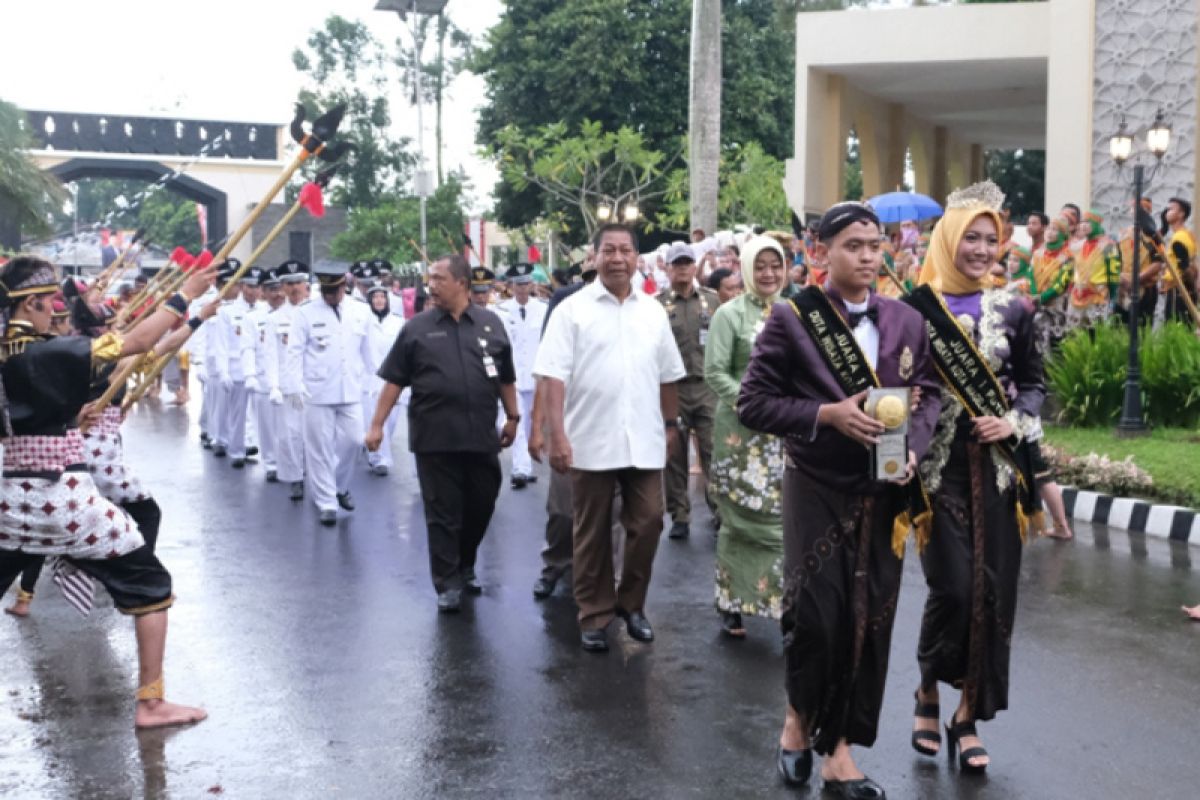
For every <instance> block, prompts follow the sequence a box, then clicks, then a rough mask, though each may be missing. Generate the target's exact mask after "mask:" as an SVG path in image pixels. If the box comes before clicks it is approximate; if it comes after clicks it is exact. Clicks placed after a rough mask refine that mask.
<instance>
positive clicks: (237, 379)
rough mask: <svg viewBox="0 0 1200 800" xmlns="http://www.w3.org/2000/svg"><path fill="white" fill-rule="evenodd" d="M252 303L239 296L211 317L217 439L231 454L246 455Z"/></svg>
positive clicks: (230, 455) (234, 455)
mask: <svg viewBox="0 0 1200 800" xmlns="http://www.w3.org/2000/svg"><path fill="white" fill-rule="evenodd" d="M252 310H253V307H252V306H251V305H250V304H249V303H247V302H246V301H245V300H243V299H242V298H240V297H239V298H238V299H236V300H234V301H233V302H232V303H228V304H227V305H223V306H221V310H220V311H218V312H217V316H216V318H215V319H214V320H213V322H214V323H216V324H215V326H214V327H213V330H212V334H213V336H212V338H211V339H210V341H209V346H210V347H211V349H212V350H213V351H214V352H213V356H214V358H215V361H216V365H217V369H218V370H219V375H220V380H221V386H222V397H221V436H222V437H223V438H221V439H220V440H218V443H219V444H221V445H224V446H225V447H227V448H228V450H229V457H230V458H245V457H246V409H247V407H248V406H249V401H250V396H249V389H248V388H247V387H246V377H247V369H246V368H247V367H248V366H249V367H253V363H252V361H253V357H254V356H253V352H254V351H253V340H252V338H251V332H250V328H251V325H252V323H250V321H249V320H247V318H246V317H247V315H248V314H249V313H250V312H251V311H252Z"/></svg>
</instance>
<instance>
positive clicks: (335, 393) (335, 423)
mask: <svg viewBox="0 0 1200 800" xmlns="http://www.w3.org/2000/svg"><path fill="white" fill-rule="evenodd" d="M356 303H357V301H355V300H353V299H351V298H344V299H343V300H342V302H341V303H340V304H339V306H338V307H336V308H335V307H333V306H330V305H329V303H327V302H325V299H324V298H323V297H321V296H318V297H317V298H316V299H314V300H309V301H308V302H306V303H303V304H301V305H300V306H298V307H297V308H296V313H295V316H294V317H293V318H292V325H291V329H290V331H289V334H288V347H287V361H286V367H285V369H284V372H283V376H282V377H281V381H282V382H283V384H284V387H285V388H284V390H283V392H284V394H285V395H290V396H293V397H295V396H299V397H302V398H304V399H303V403H304V404H305V409H304V449H305V472H306V477H307V479H308V486H309V488H310V489H311V491H312V497H313V500H314V502H315V503H316V505H317V508H318V509H320V510H321V511H336V510H337V507H338V503H337V495H338V494H342V493H344V492H348V491H349V490H350V477H351V475H352V472H353V468H354V458H355V456H356V455H357V454H358V452H359V451H360V449H361V448H362V441H363V421H362V391H363V389H362V385H363V382H362V376H363V374H364V373H365V372H366V371H367V369H368V368H369V362H368V359H369V358H370V352H369V350H368V347H367V322H366V317H365V316H364V315H363V314H362V312H361V310H360V309H355V308H354V305H355V304H356Z"/></svg>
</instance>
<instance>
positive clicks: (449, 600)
mask: <svg viewBox="0 0 1200 800" xmlns="http://www.w3.org/2000/svg"><path fill="white" fill-rule="evenodd" d="M460 608H462V592H461V591H459V590H458V589H447V590H446V591H444V592H442V593H441V594H439V595H438V611H440V612H442V613H443V614H451V613H454V612H455V611H458V610H459V609H460Z"/></svg>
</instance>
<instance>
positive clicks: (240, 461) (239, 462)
mask: <svg viewBox="0 0 1200 800" xmlns="http://www.w3.org/2000/svg"><path fill="white" fill-rule="evenodd" d="M1130 241H1133V240H1132V239H1131V240H1130ZM229 466H231V467H233V468H234V469H241V468H242V467H244V466H246V459H244V458H235V459H233V461H230V462H229Z"/></svg>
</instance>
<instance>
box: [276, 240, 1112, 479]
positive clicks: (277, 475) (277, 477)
mask: <svg viewBox="0 0 1200 800" xmlns="http://www.w3.org/2000/svg"><path fill="white" fill-rule="evenodd" d="M1131 241H1132V240H1131ZM267 483H279V474H278V473H277V472H275V470H273V469H269V470H267Z"/></svg>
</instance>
